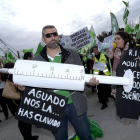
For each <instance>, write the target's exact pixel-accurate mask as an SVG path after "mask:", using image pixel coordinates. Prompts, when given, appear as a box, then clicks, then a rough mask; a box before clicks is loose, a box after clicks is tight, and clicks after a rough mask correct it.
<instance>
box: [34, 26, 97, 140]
mask: <svg viewBox="0 0 140 140" xmlns="http://www.w3.org/2000/svg"><path fill="white" fill-rule="evenodd" d="M42 41H43V42H44V43H45V44H46V46H45V47H44V48H43V50H42V51H41V52H40V54H38V55H37V56H35V57H34V58H33V60H38V61H47V62H55V63H67V64H75V65H82V63H81V60H80V57H79V55H78V53H77V52H76V51H75V50H73V49H68V48H65V49H64V48H63V47H62V46H61V45H60V44H59V36H58V33H57V30H56V28H55V27H54V26H53V25H48V26H45V27H44V28H43V29H42ZM54 84H55V83H54ZM88 84H90V85H92V86H94V85H96V84H99V81H98V80H97V81H96V78H94V77H93V78H91V79H90V81H89V83H88ZM49 91H51V92H54V93H56V94H59V95H62V96H65V97H68V96H69V100H68V103H67V107H66V109H65V111H64V115H63V118H62V121H61V125H60V127H59V129H58V131H57V133H53V135H54V136H55V139H56V140H68V120H69V121H70V122H71V124H72V125H73V127H74V129H75V131H76V133H77V134H78V136H79V138H80V139H81V140H93V139H92V137H91V134H90V125H89V122H88V119H87V114H86V112H87V101H86V98H85V97H84V96H83V92H80V91H75V93H74V94H72V93H73V91H67V90H50V89H49Z"/></svg>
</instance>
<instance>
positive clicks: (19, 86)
mask: <svg viewBox="0 0 140 140" xmlns="http://www.w3.org/2000/svg"><path fill="white" fill-rule="evenodd" d="M14 85H15V86H16V87H17V88H18V89H19V90H20V91H24V90H25V87H24V86H22V85H18V84H14Z"/></svg>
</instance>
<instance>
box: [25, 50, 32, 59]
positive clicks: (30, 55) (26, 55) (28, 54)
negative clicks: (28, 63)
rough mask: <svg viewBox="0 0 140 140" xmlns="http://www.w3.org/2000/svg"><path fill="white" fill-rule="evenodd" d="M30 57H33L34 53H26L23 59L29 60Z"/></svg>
mask: <svg viewBox="0 0 140 140" xmlns="http://www.w3.org/2000/svg"><path fill="white" fill-rule="evenodd" d="M28 57H32V52H26V53H25V54H24V56H23V59H24V60H27V59H28Z"/></svg>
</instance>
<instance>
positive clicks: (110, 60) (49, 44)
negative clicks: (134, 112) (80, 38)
mask: <svg viewBox="0 0 140 140" xmlns="http://www.w3.org/2000/svg"><path fill="white" fill-rule="evenodd" d="M42 41H43V42H44V43H45V44H46V46H45V47H44V49H43V50H42V51H41V52H40V54H39V55H37V56H35V57H34V58H33V54H32V53H30V52H27V53H25V55H24V60H32V59H33V60H37V61H46V62H51V63H66V64H76V65H84V67H85V72H86V73H87V74H97V75H104V76H111V75H112V74H113V75H114V76H116V68H117V66H118V64H119V63H120V60H121V58H122V56H123V55H124V53H125V52H126V50H127V49H128V48H130V47H133V48H137V47H139V46H140V45H139V44H140V40H138V41H137V43H136V44H135V45H134V42H132V40H131V37H130V35H129V34H127V33H126V32H123V31H120V32H117V33H116V35H115V43H116V45H117V47H116V48H115V50H112V51H109V50H108V53H107V54H103V53H101V52H99V50H98V46H97V44H95V45H94V46H93V47H92V48H91V49H90V51H89V52H88V53H87V54H86V55H80V57H79V55H78V53H77V52H76V51H75V50H73V49H70V48H63V47H62V46H61V45H60V44H59V35H58V32H57V29H56V28H55V26H53V25H48V26H45V27H44V28H43V29H42ZM80 58H81V59H80ZM13 67H14V63H7V64H5V66H4V68H13ZM7 79H10V80H11V81H12V75H7V74H2V73H0V104H1V108H2V111H3V113H4V116H5V119H6V120H7V119H8V109H7V108H9V109H10V112H11V114H12V115H13V116H15V115H16V112H17V109H18V106H17V105H15V104H14V102H13V100H12V99H7V98H4V97H2V91H3V88H4V83H5V82H6V80H7ZM86 85H87V86H88V87H91V88H92V90H94V88H95V87H97V94H98V99H99V102H100V103H102V107H101V109H102V110H103V109H105V108H107V107H108V105H107V102H108V98H109V97H111V98H113V99H114V100H115V98H117V94H116V87H115V86H111V85H107V84H99V81H98V79H96V78H95V77H93V78H91V79H90V80H89V82H88V83H87V84H86ZM15 86H16V87H17V88H18V89H19V90H20V91H21V92H23V91H25V88H26V87H25V86H22V85H18V84H17V83H15ZM104 89H106V90H104ZM47 90H48V89H46V91H47ZM49 91H50V92H53V93H55V94H59V95H62V96H65V97H66V96H69V100H68V103H67V106H66V109H65V110H64V115H63V118H62V121H61V125H60V127H59V129H58V131H57V132H55V133H54V132H52V133H53V135H54V137H55V139H56V140H67V139H68V129H67V128H68V120H69V121H70V123H71V124H72V126H73V127H74V129H75V131H76V133H77V135H78V136H79V138H80V139H81V140H93V138H92V136H91V134H90V126H89V122H88V118H87V101H86V97H84V96H83V95H84V94H83V92H84V91H83V92H80V91H76V92H75V93H74V94H72V93H73V91H68V90H67V91H64V90H59V92H55V89H53V90H50V89H49ZM19 103H20V101H19V102H18V104H19ZM18 127H19V130H20V132H21V134H22V136H23V138H24V140H37V139H38V136H32V125H31V124H28V123H26V122H22V121H18Z"/></svg>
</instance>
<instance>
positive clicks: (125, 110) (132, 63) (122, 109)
mask: <svg viewBox="0 0 140 140" xmlns="http://www.w3.org/2000/svg"><path fill="white" fill-rule="evenodd" d="M139 56H140V49H129V50H127V52H126V53H125V54H124V56H123V58H122V60H121V62H120V63H119V65H118V67H117V70H116V75H117V76H121V77H122V76H123V75H124V73H125V70H127V69H131V70H132V72H133V76H134V83H133V88H132V90H131V92H129V93H126V92H125V91H124V90H123V86H117V94H116V97H117V100H116V101H117V104H116V105H117V115H118V116H120V117H124V118H130V119H138V117H139V113H140V60H135V58H137V57H139Z"/></svg>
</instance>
